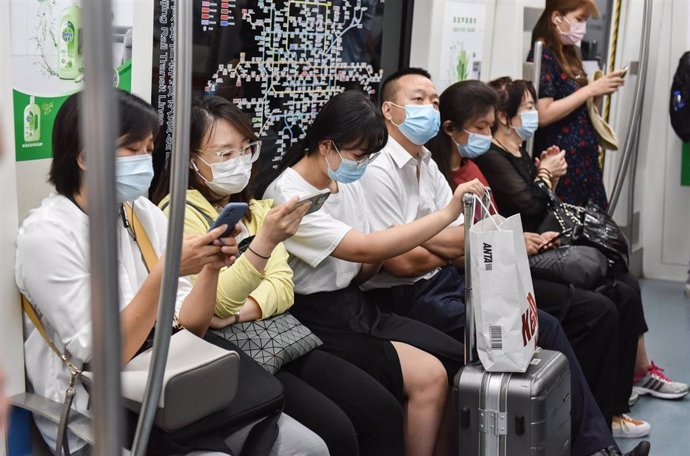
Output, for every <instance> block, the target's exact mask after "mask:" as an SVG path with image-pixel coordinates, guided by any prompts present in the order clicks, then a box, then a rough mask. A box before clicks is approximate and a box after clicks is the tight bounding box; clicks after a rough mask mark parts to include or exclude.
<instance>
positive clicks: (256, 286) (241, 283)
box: [216, 243, 295, 320]
mask: <svg viewBox="0 0 690 456" xmlns="http://www.w3.org/2000/svg"><path fill="white" fill-rule="evenodd" d="M287 260H288V253H287V250H285V246H283V244H282V243H281V244H278V245H277V246H276V248H275V249H273V252H272V253H271V259H270V260H268V262H266V269H265V271H264V273H263V274H261V273H260V272H259V271H257V270H256V268H255V267H254V266H252V264H251V263H250V262H249V260H247V259H246V257H245V256H244V255H242V256H241V257H239V258H238V259H237V261H236V262H235V264H233V265H232V266H230V267H228V268H225V269H224V270H222V271H221V273H220V276H219V277H218V298H217V301H216V315H218V316H219V317H221V318H226V317H229V316H231V315H233V314H234V313H236V312H239V310H240V307H242V305H243V304H244V302H245V301H246V300H247V298H248V297H250V296H251V297H252V298H253V299H254V300H255V301H256V302H257V304H258V305H259V307H260V308H261V319H262V320H263V319H264V318H268V317H272V316H273V315H278V314H281V313H283V312H285V311H286V310H287V309H289V308H290V306H292V304H293V303H294V301H295V296H294V292H293V290H294V286H293V283H292V269H290V267H289V266H288V263H287Z"/></svg>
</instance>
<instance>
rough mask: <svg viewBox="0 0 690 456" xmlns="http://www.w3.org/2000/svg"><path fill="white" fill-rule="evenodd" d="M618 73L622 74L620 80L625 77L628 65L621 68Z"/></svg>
mask: <svg viewBox="0 0 690 456" xmlns="http://www.w3.org/2000/svg"><path fill="white" fill-rule="evenodd" d="M618 71H621V72H622V73H621V78H624V77H626V76H627V75H628V65H625V66H624V67H623V68H621V69H620V70H618Z"/></svg>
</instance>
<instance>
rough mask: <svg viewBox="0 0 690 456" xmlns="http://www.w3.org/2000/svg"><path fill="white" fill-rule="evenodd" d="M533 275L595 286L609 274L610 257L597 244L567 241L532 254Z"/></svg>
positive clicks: (545, 278) (589, 287) (583, 286)
mask: <svg viewBox="0 0 690 456" xmlns="http://www.w3.org/2000/svg"><path fill="white" fill-rule="evenodd" d="M529 268H530V272H531V273H532V277H535V278H538V279H544V280H550V281H554V282H562V283H567V284H573V285H574V286H576V287H578V288H584V289H586V290H592V289H594V288H595V287H597V286H598V285H599V284H601V283H602V282H603V281H604V279H605V278H606V273H607V271H608V261H607V259H606V257H605V256H604V254H603V253H601V252H600V251H599V250H597V249H595V248H594V247H588V246H584V245H564V246H561V247H558V248H556V249H552V250H547V251H546V252H542V253H538V254H536V255H532V256H530V257H529Z"/></svg>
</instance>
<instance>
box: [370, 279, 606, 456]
mask: <svg viewBox="0 0 690 456" xmlns="http://www.w3.org/2000/svg"><path fill="white" fill-rule="evenodd" d="M367 294H368V295H369V296H370V297H371V298H372V300H373V301H374V302H376V303H377V304H378V305H379V306H381V307H382V308H383V309H384V310H385V311H392V312H405V313H403V314H402V315H405V316H408V317H410V318H415V319H417V320H420V321H423V322H425V323H427V324H429V325H432V326H435V327H436V328H437V329H440V330H441V331H444V332H446V333H447V334H449V335H452V336H453V337H455V338H456V339H458V340H461V341H462V340H463V337H464V325H465V310H464V307H465V305H464V278H463V276H462V274H460V272H459V271H458V270H457V269H456V268H455V267H452V266H450V267H445V268H442V269H441V271H440V272H438V273H437V274H436V275H435V276H434V277H432V278H431V279H429V280H419V281H417V282H416V283H414V284H412V285H401V286H397V287H392V288H381V289H376V290H371V291H369V292H367ZM537 302H538V299H537ZM444 315H445V318H444ZM538 315H539V341H538V344H539V345H540V346H541V347H543V348H546V349H549V350H556V351H559V352H561V353H563V354H564V355H565V356H566V358H568V362H569V363H570V384H571V394H572V400H571V412H570V413H571V419H572V436H571V438H572V445H571V454H572V455H573V456H587V455H590V454H592V453H594V452H596V451H598V450H600V449H602V448H607V447H609V446H615V442H614V440H613V437H612V436H611V432H610V429H609V426H610V420H609V421H606V418H605V417H604V415H603V414H602V412H601V410H600V408H599V406H598V405H597V402H596V401H595V399H594V397H593V396H592V392H591V391H590V389H589V386H588V385H587V380H586V378H585V376H584V374H583V373H582V370H581V368H580V365H579V362H578V359H577V356H576V355H575V352H574V351H573V349H572V347H571V345H570V343H569V342H568V338H567V336H566V335H565V333H564V332H563V329H562V328H561V325H560V324H559V322H558V320H557V319H556V318H555V317H553V316H551V315H549V314H547V313H546V312H544V311H542V310H539V312H538Z"/></svg>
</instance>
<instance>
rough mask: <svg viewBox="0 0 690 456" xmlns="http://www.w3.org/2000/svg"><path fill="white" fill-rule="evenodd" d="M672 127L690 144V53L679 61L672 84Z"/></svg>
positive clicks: (670, 112)
mask: <svg viewBox="0 0 690 456" xmlns="http://www.w3.org/2000/svg"><path fill="white" fill-rule="evenodd" d="M669 114H670V115H671V126H673V129H674V130H675V132H676V134H677V135H678V136H679V137H680V139H682V140H683V142H686V143H689V142H690V51H688V52H686V53H685V54H683V56H682V57H681V58H680V60H679V61H678V69H676V74H675V76H673V84H671V100H670V103H669Z"/></svg>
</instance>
